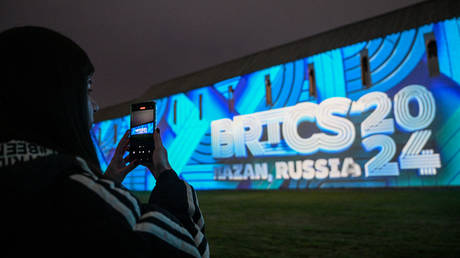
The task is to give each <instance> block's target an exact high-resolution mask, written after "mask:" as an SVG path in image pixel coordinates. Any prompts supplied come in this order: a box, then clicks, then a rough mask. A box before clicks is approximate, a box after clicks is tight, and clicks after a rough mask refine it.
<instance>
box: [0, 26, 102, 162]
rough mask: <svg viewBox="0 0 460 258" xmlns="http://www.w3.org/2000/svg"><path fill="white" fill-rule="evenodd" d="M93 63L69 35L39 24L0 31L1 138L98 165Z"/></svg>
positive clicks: (0, 139) (2, 140)
mask: <svg viewBox="0 0 460 258" xmlns="http://www.w3.org/2000/svg"><path fill="white" fill-rule="evenodd" d="M93 73H94V67H93V65H92V64H91V61H90V60H89V58H88V56H87V54H86V53H85V52H84V51H83V50H82V49H81V48H80V47H79V46H78V45H77V44H76V43H74V42H73V41H72V40H70V39H69V38H67V37H65V36H63V35H61V34H59V33H57V32H54V31H52V30H49V29H45V28H40V27H31V26H28V27H17V28H12V29H9V30H7V31H4V32H2V33H0V84H1V88H0V89H1V91H2V92H1V94H0V114H1V116H0V119H1V121H2V122H1V126H0V141H1V142H5V141H8V140H12V139H17V140H26V141H30V142H33V143H37V144H40V145H43V146H46V147H50V148H53V149H55V150H57V151H58V152H60V153H64V154H70V155H76V156H80V157H82V158H84V159H86V160H87V161H88V162H89V163H91V164H90V166H91V167H93V168H94V167H96V168H99V164H98V160H97V155H96V152H95V149H94V146H93V144H92V141H91V136H90V133H89V130H90V128H91V125H92V122H93V121H92V119H93V112H95V111H96V110H97V108H98V107H97V105H96V104H95V103H94V101H93V100H92V98H91V97H90V96H89V94H90V91H91V90H92V86H91V85H90V84H91V82H92V75H93Z"/></svg>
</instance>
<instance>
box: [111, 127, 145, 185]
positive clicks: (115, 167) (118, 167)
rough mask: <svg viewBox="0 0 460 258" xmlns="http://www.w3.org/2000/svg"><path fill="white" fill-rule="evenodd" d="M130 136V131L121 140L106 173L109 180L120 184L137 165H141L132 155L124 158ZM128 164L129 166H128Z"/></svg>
mask: <svg viewBox="0 0 460 258" xmlns="http://www.w3.org/2000/svg"><path fill="white" fill-rule="evenodd" d="M128 135H129V130H127V131H126V133H125V135H123V138H121V140H120V142H119V143H118V146H117V148H116V149H115V154H114V155H113V157H112V160H111V161H110V164H109V166H108V167H107V170H106V171H105V173H104V175H105V176H106V177H107V178H109V179H111V180H113V181H115V182H118V183H121V182H123V180H124V179H125V177H126V175H128V173H129V172H131V171H132V170H133V169H134V168H136V167H137V165H139V162H138V161H137V160H132V159H131V156H130V155H128V156H126V157H125V158H123V155H124V154H125V152H126V151H127V150H128V146H129V137H128ZM128 162H129V164H128V165H126V163H128Z"/></svg>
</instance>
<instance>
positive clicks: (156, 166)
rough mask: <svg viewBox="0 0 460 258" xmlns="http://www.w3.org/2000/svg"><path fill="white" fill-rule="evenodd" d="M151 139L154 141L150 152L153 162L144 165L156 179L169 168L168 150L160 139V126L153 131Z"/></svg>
mask: <svg viewBox="0 0 460 258" xmlns="http://www.w3.org/2000/svg"><path fill="white" fill-rule="evenodd" d="M153 139H154V141H155V150H154V151H153V154H152V163H153V164H146V165H145V166H146V167H147V168H148V169H149V170H150V172H151V173H152V175H153V177H155V179H158V177H159V176H160V174H161V173H162V172H164V171H166V170H169V169H171V165H170V164H169V161H168V152H167V151H166V149H165V147H164V146H163V142H162V141H161V136H160V128H157V129H156V130H155V132H154V133H153Z"/></svg>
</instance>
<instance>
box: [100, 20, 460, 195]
mask: <svg viewBox="0 0 460 258" xmlns="http://www.w3.org/2000/svg"><path fill="white" fill-rule="evenodd" d="M428 33H432V34H433V35H434V38H435V40H436V45H437V54H438V63H439V70H440V74H439V75H437V76H434V77H430V75H429V72H428V65H427V62H428V58H427V52H426V42H425V38H424V35H426V34H428ZM459 46H460V18H454V19H450V20H445V21H442V22H438V23H434V24H428V25H425V26H421V27H418V28H414V29H411V30H406V31H403V32H399V33H394V34H391V35H387V36H384V37H382V38H376V39H372V40H369V41H365V42H359V43H356V44H353V45H350V46H346V47H342V48H338V49H333V50H330V51H327V52H324V53H320V54H317V55H314V56H310V57H306V58H302V59H299V60H296V61H293V62H288V63H285V64H280V65H276V66H273V67H269V68H266V69H263V70H259V71H256V72H253V73H250V74H246V75H242V76H237V77H233V78H228V79H226V80H223V81H220V82H217V83H215V84H212V85H197V87H199V88H197V89H195V90H191V91H187V92H184V93H179V94H175V95H172V96H168V97H164V98H161V99H156V100H155V101H156V103H157V114H156V117H157V121H158V124H157V126H158V127H159V128H160V129H161V132H162V139H163V143H164V145H165V147H166V148H167V150H168V155H169V159H170V162H171V165H172V167H173V168H174V170H175V171H176V173H177V174H178V175H179V176H180V177H181V178H183V179H185V180H187V181H188V182H189V183H190V184H192V185H193V186H194V187H195V189H305V188H334V187H398V186H448V185H460V169H459V168H460V123H458V121H459V120H460V107H459V106H458V104H457V103H460V87H459V86H460V50H459ZM363 50H366V51H367V54H368V57H369V71H370V78H371V83H370V85H368V86H364V85H363V84H362V79H361V76H362V75H361V58H360V53H361V51H363ZM309 67H313V70H314V76H315V84H316V92H317V95H316V96H310V87H312V82H310V81H309V76H308V69H309ZM267 78H268V80H269V82H270V87H269V88H268V90H270V91H271V92H270V93H271V100H272V103H271V104H270V103H267V94H266V90H267V87H266V83H267V81H266V80H267ZM200 100H201V106H202V110H201V111H202V112H201V115H200V108H199V103H200ZM302 103H308V104H302ZM331 103H332V104H331ZM232 106H233V107H232ZM174 107H175V108H174ZM174 110H175V114H174ZM129 119H130V118H129V116H124V117H120V118H117V119H112V120H107V121H102V122H99V123H97V124H95V125H94V126H93V129H92V130H91V136H92V139H93V141H94V144H95V146H96V151H97V154H98V157H99V160H100V163H101V167H102V169H105V168H106V167H107V165H108V164H109V162H110V160H111V158H112V156H113V153H114V150H115V148H116V146H117V143H118V142H119V140H120V139H121V137H122V136H123V134H124V132H125V131H126V130H128V129H129V124H130V123H129V122H130V121H129ZM219 121H221V122H219ZM222 121H223V122H222ZM212 127H214V128H213V130H212ZM147 131H153V127H152V128H147ZM306 143H312V144H315V145H316V146H317V149H315V151H314V152H308V150H309V149H308V148H309V145H308V144H307V145H306ZM213 148H214V149H213ZM216 150H224V151H226V152H222V153H225V154H226V155H227V156H225V157H220V156H216V155H215V153H219V152H216ZM213 153H214V155H213ZM306 153H309V154H306ZM124 184H125V186H126V187H128V188H129V189H132V190H150V189H152V188H153V187H154V185H155V180H154V178H153V177H152V176H151V175H150V172H149V171H148V170H147V169H146V168H145V167H142V166H139V167H138V168H136V169H135V170H134V171H133V172H131V174H130V175H129V176H128V177H127V178H126V179H125V181H124Z"/></svg>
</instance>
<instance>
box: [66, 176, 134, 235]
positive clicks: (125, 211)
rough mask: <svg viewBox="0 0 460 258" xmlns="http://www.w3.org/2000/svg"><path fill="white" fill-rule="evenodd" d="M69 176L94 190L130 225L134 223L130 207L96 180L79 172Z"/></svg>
mask: <svg viewBox="0 0 460 258" xmlns="http://www.w3.org/2000/svg"><path fill="white" fill-rule="evenodd" d="M70 178H71V179H73V180H75V181H77V182H80V183H81V184H83V185H84V186H86V187H87V188H89V189H90V190H92V191H93V192H95V193H96V194H97V195H99V197H101V198H102V199H103V200H104V201H105V202H107V203H108V204H109V205H110V206H112V207H113V208H114V209H115V210H116V211H118V212H119V213H121V214H122V215H123V216H124V217H125V218H126V221H127V222H128V223H129V225H130V226H131V227H133V226H134V225H135V224H136V218H135V217H134V215H133V213H132V211H131V209H129V208H128V207H126V205H124V204H123V203H122V202H121V201H120V200H118V198H117V197H115V196H114V195H113V194H111V193H110V192H109V191H107V189H105V188H104V187H103V186H102V185H100V184H98V183H96V181H94V180H92V179H91V178H89V177H86V176H84V175H80V174H76V175H72V176H70Z"/></svg>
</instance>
